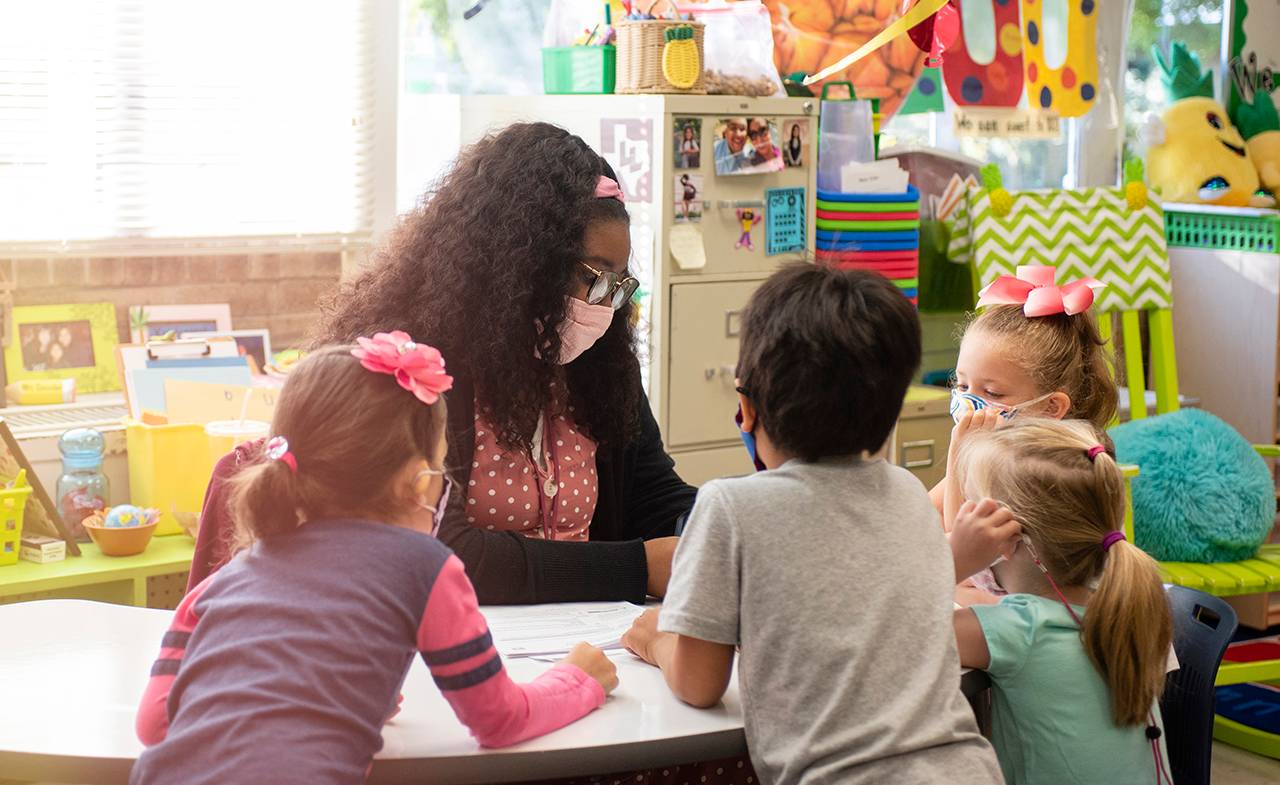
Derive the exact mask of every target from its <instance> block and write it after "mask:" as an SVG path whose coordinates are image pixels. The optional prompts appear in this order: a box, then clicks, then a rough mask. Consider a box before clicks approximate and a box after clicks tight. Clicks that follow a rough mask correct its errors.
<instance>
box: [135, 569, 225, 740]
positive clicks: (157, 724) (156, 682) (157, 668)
mask: <svg viewBox="0 0 1280 785" xmlns="http://www.w3.org/2000/svg"><path fill="white" fill-rule="evenodd" d="M211 580H213V576H212V575H210V576H209V577H208V578H205V579H204V580H203V581H201V582H200V584H199V585H198V586H196V587H195V588H194V589H192V590H191V591H190V592H188V593H187V596H186V597H183V598H182V602H181V603H179V605H178V609H177V610H175V611H174V612H173V621H172V622H171V623H170V624H169V631H168V632H166V633H165V634H164V638H163V639H162V640H161V641H160V656H159V657H157V658H156V661H155V663H153V664H152V666H151V679H150V680H149V681H148V682H147V688H146V690H144V691H143V693H142V703H141V704H140V705H139V706H138V717H137V720H136V721H135V723H134V729H135V731H136V732H137V734H138V740H139V741H141V742H142V743H143V745H145V746H147V747H150V746H152V745H154V744H159V743H160V742H162V741H164V737H165V735H166V734H167V733H168V732H169V709H168V701H169V688H170V687H172V686H173V680H174V678H175V677H176V676H177V675H178V666H179V665H181V664H182V658H183V656H184V655H185V654H186V653H187V641H188V640H189V639H190V638H191V631H192V630H194V629H195V628H196V622H197V621H199V618H197V616H196V614H195V610H193V609H194V607H195V604H196V600H199V599H200V595H202V594H204V590H205V587H207V586H208V585H209V581H211Z"/></svg>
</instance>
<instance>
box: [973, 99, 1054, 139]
mask: <svg viewBox="0 0 1280 785" xmlns="http://www.w3.org/2000/svg"><path fill="white" fill-rule="evenodd" d="M951 116H952V118H954V123H953V126H954V128H955V134H956V136H975V137H1001V138H1007V139H1057V138H1058V137H1059V136H1061V135H1062V123H1061V121H1060V119H1059V117H1058V115H1056V114H1054V113H1053V112H1029V111H1026V110H1022V109H965V108H964V107H960V106H956V107H953V108H952V110H951Z"/></svg>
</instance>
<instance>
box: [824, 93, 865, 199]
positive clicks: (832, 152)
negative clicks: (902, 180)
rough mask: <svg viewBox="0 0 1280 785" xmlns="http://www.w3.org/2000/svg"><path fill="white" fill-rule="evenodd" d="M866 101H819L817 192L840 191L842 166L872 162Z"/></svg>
mask: <svg viewBox="0 0 1280 785" xmlns="http://www.w3.org/2000/svg"><path fill="white" fill-rule="evenodd" d="M872 114H873V110H872V107H871V102H870V101H823V102H822V108H821V110H820V113H819V117H818V188H820V189H822V190H824V191H839V190H840V189H841V182H840V170H841V169H842V168H844V166H845V165H846V164H851V163H864V164H865V163H870V162H872V161H874V160H875V157H876V156H875V131H874V130H873V124H872Z"/></svg>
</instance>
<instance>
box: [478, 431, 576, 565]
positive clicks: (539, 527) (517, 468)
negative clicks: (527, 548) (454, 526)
mask: <svg viewBox="0 0 1280 785" xmlns="http://www.w3.org/2000/svg"><path fill="white" fill-rule="evenodd" d="M542 425H543V427H542V441H541V444H540V445H539V449H541V450H542V456H543V460H542V463H541V465H539V463H538V462H537V461H535V460H534V459H533V456H532V454H531V451H526V452H519V453H514V452H507V451H505V450H503V449H502V448H501V447H499V446H498V440H497V435H496V434H495V433H494V432H493V428H491V427H490V426H489V423H488V422H487V421H486V420H485V418H484V415H483V413H482V411H481V410H480V409H479V407H477V414H476V450H475V456H474V457H473V459H472V463H471V479H470V480H469V482H468V488H467V523H469V524H471V525H472V526H474V527H476V528H478V529H488V530H491V531H518V532H520V533H521V534H524V535H525V536H526V537H537V538H541V539H549V540H552V539H554V540H582V541H585V540H587V539H588V532H587V529H588V528H589V527H590V525H591V519H592V517H594V516H595V511H596V497H597V478H596V443H595V442H594V441H593V440H592V439H591V438H589V437H588V436H586V435H585V434H583V433H582V432H581V431H580V430H579V429H578V427H577V426H576V425H575V424H574V422H573V409H572V407H570V408H569V409H568V411H566V412H565V413H564V414H553V415H548V416H546V417H544V419H543V423H542Z"/></svg>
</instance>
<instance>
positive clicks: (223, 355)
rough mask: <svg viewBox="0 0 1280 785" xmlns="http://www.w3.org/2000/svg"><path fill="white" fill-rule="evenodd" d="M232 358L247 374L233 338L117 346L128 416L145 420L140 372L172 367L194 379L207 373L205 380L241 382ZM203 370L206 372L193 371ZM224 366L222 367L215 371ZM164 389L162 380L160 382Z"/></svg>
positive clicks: (117, 357)
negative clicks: (140, 392) (139, 379)
mask: <svg viewBox="0 0 1280 785" xmlns="http://www.w3.org/2000/svg"><path fill="white" fill-rule="evenodd" d="M229 360H239V361H240V363H239V367H243V368H245V369H246V370H245V373H246V374H247V373H248V370H247V368H248V364H247V363H245V362H244V358H243V357H240V352H239V349H238V348H237V347H236V342H235V340H234V339H231V338H208V339H204V338H191V339H182V340H177V341H148V342H147V343H145V344H124V345H121V346H120V347H118V348H117V349H116V366H117V367H118V368H119V369H120V382H121V385H120V386H121V387H122V388H123V389H124V400H125V404H126V405H127V406H128V407H129V416H130V417H131V418H133V419H134V420H141V419H142V409H143V406H142V401H141V400H140V398H139V395H138V387H137V382H138V377H137V372H138V371H157V372H160V373H161V374H164V371H165V370H166V367H167V368H171V369H173V373H171V374H164V375H166V376H169V375H172V376H174V377H176V378H186V379H191V378H192V377H193V376H208V377H213V378H205V379H203V380H204V381H211V382H218V381H222V382H225V383H229V384H240V383H242V382H243V380H242V377H241V375H240V374H239V373H237V372H236V370H235V369H236V367H237V366H236V365H233V364H228V361H229ZM193 369H194V370H195V371H200V370H204V371H206V373H198V372H197V373H193V372H192V371H193ZM215 369H221V370H215ZM160 384H161V389H163V381H161V382H160Z"/></svg>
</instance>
